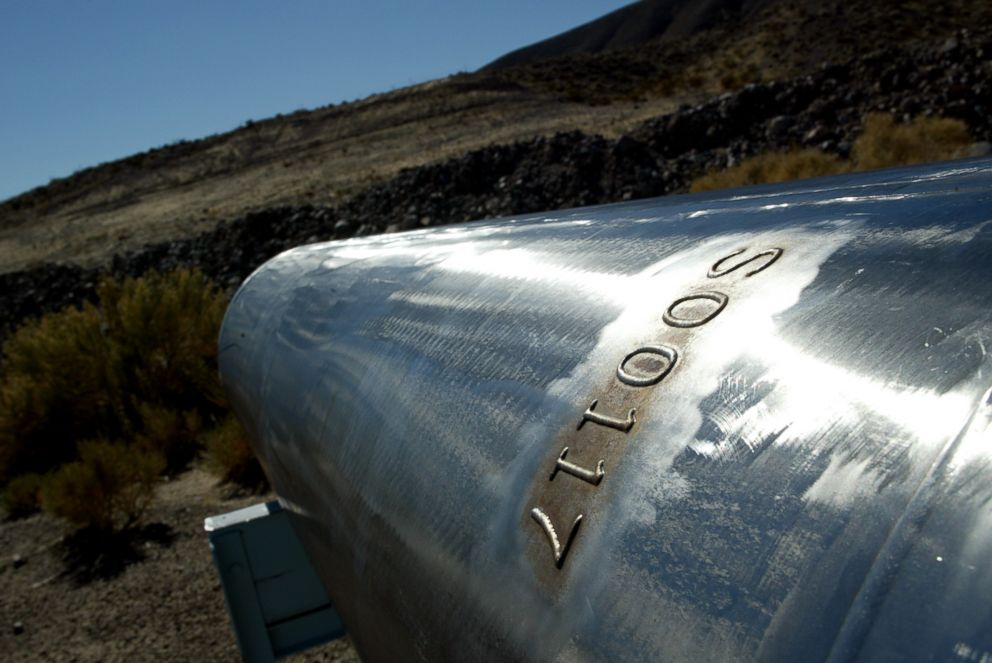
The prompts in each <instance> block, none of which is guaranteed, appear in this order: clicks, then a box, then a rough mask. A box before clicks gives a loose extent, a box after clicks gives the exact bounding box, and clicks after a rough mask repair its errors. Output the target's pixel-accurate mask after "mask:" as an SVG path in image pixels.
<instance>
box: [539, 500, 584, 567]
mask: <svg viewBox="0 0 992 663" xmlns="http://www.w3.org/2000/svg"><path fill="white" fill-rule="evenodd" d="M530 515H531V517H532V518H533V519H534V520H535V521H536V522H537V524H538V525H540V526H541V529H542V530H544V534H545V536H547V537H548V543H549V544H550V545H551V554H552V555H553V556H554V558H555V566H557V567H559V568H561V564H562V562H563V561H565V555H566V554H568V548H569V547H570V546H571V545H572V539H574V538H575V533H576V532H577V531H578V529H579V523H581V522H582V514H581V513H580V514H579V515H577V516H576V517H575V520H574V521H572V527H571V528H570V529H569V530H568V536H567V537H566V538H565V543H564V545H563V544H562V543H561V541H559V540H558V533H557V532H555V526H554V525H553V524H552V523H551V518H548V514H546V513H544V511H542V510H541V508H540V507H534V508H533V509H531V510H530Z"/></svg>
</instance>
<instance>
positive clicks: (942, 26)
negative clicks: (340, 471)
mask: <svg viewBox="0 0 992 663" xmlns="http://www.w3.org/2000/svg"><path fill="white" fill-rule="evenodd" d="M694 6H695V7H697V8H709V9H711V10H713V11H712V12H710V13H709V14H706V17H703V18H700V17H701V16H702V14H699V16H696V18H694V19H692V20H690V17H691V16H693V14H692V13H691V11H690V9H689V8H688V7H689V5H688V4H687V3H676V2H661V3H644V4H643V5H635V6H633V8H626V11H627V12H628V14H629V13H630V12H634V15H639V14H637V12H647V13H648V14H651V15H652V16H654V15H655V14H652V12H655V13H656V14H657V13H664V12H665V11H668V12H674V11H675V10H676V9H678V10H679V12H676V14H672V15H673V16H674V17H675V19H678V20H675V19H673V21H672V22H671V23H670V24H668V28H666V32H664V33H662V34H661V35H660V36H657V37H653V38H651V39H650V40H649V41H646V42H643V43H637V44H634V45H633V46H630V45H627V46H624V45H623V41H624V40H625V39H627V37H624V38H623V39H620V40H619V42H617V44H619V45H618V47H616V48H609V49H607V50H603V51H601V52H597V53H583V54H578V55H563V56H558V57H552V58H550V59H541V60H536V61H533V62H530V63H528V64H522V65H519V66H513V67H506V68H500V69H497V70H495V71H493V70H483V71H480V72H476V73H471V74H459V75H454V76H451V77H448V78H445V79H441V80H437V81H431V82H428V83H424V84H421V85H416V86H412V87H409V88H404V89H400V90H395V91H393V92H388V93H384V94H379V95H374V96H372V97H369V98H367V99H363V100H360V101H357V102H352V103H346V104H339V105H333V106H327V107H323V108H318V109H315V110H312V111H297V112H295V113H292V114H288V115H283V116H277V117H274V118H269V119H265V120H259V121H254V122H246V123H245V124H244V125H243V126H242V127H240V128H238V129H235V130H233V131H230V132H228V133H225V134H220V135H216V136H210V137H207V138H204V139H200V140H194V141H183V142H180V143H177V144H172V145H167V146H164V147H161V148H157V149H153V150H149V151H147V152H144V153H141V154H137V155H134V156H132V157H128V158H126V159H122V160H118V161H114V162H111V163H107V164H102V165H99V166H95V167H93V168H88V169H86V170H83V171H80V172H78V173H76V174H74V175H71V176H69V177H67V178H63V179H60V180H55V181H53V182H51V183H50V184H49V185H47V186H43V187H39V188H36V189H34V190H32V191H29V192H26V193H24V194H22V195H20V196H16V197H14V198H11V199H9V200H7V201H4V202H3V203H0V273H4V272H13V271H17V270H20V269H24V268H27V267H30V266H38V265H41V264H43V263H46V262H52V261H58V262H71V263H77V264H82V265H87V266H95V265H100V264H106V262H107V261H108V260H109V258H110V257H111V256H112V255H114V254H115V253H119V252H121V251H125V250H133V249H137V248H140V247H141V246H143V245H145V244H147V243H152V242H161V241H166V240H173V239H177V238H181V237H189V236H192V235H196V234H199V233H202V232H206V231H208V230H210V229H212V228H214V227H216V226H217V224H218V223H220V222H222V221H226V220H230V219H234V218H237V217H240V216H242V215H244V214H246V213H248V212H251V211H259V210H264V209H268V208H274V207H279V206H287V205H289V206H293V205H315V206H337V205H340V204H342V203H343V202H345V201H347V200H350V199H351V198H353V197H354V196H355V195H357V194H359V193H361V192H362V191H365V190H367V189H368V187H370V186H372V185H374V184H378V183H383V182H386V181H388V180H390V179H391V178H393V177H395V176H397V175H398V174H399V173H400V172H401V171H402V170H403V169H404V168H412V167H419V166H423V165H427V164H432V163H440V162H443V161H445V160H448V159H453V158H458V157H460V156H461V155H463V154H465V153H467V152H470V151H473V150H478V149H482V148H485V147H487V146H490V145H509V144H513V143H515V142H519V141H526V140H531V139H534V138H536V137H541V136H544V137H550V136H553V135H554V134H555V133H558V132H568V131H582V132H583V133H586V134H590V135H600V136H603V137H605V138H607V139H615V138H618V137H619V136H621V135H624V134H627V133H630V132H632V131H634V130H635V129H636V128H637V127H638V126H639V125H641V124H642V123H643V122H645V121H647V120H649V119H652V118H656V117H660V116H663V115H666V114H669V113H671V112H673V111H675V110H676V109H677V108H678V107H679V106H681V105H692V104H697V103H701V102H702V101H704V100H705V99H707V98H709V97H712V96H715V95H719V94H722V93H727V92H735V91H737V90H740V89H742V88H743V87H744V86H745V85H746V84H748V83H752V82H769V81H774V80H781V79H785V78H794V77H797V76H802V75H805V74H808V73H811V72H814V71H817V70H818V69H819V68H820V67H821V65H823V64H824V63H826V62H843V61H846V60H849V59H850V58H853V57H857V56H859V55H863V54H864V53H866V52H869V51H873V50H876V49H880V48H885V47H896V46H898V47H900V48H911V47H912V46H913V44H923V43H939V42H942V41H943V40H946V39H948V38H950V37H952V36H953V35H954V34H955V32H956V31H957V30H959V29H965V28H971V29H975V28H976V27H981V26H982V25H986V26H987V25H989V24H990V23H992V5H990V4H989V3H988V2H986V1H984V0H935V1H933V2H897V1H896V0H881V1H880V2H868V1H866V0H857V1H853V2H851V1H849V2H843V1H841V0H825V1H824V2H817V3H813V2H807V1H805V0H804V1H798V0H796V1H792V0H767V2H763V3H747V2H743V3H730V2H712V3H709V2H708V3H702V4H696V5H694ZM717 10H719V11H717ZM621 11H625V10H621ZM698 11H700V12H702V9H698ZM707 11H709V10H707ZM686 12H689V13H686ZM703 13H704V14H705V13H706V12H703ZM658 15H660V14H658ZM611 16H612V15H611ZM622 16H623V15H622ZM606 18H609V16H608V17H606ZM696 19H698V20H696ZM704 19H705V20H704ZM603 20H605V19H603ZM611 20H612V19H611ZM680 21H681V22H680ZM693 21H695V22H693ZM683 24H684V25H685V26H690V27H687V28H685V30H686V31H688V32H693V31H694V32H693V33H692V35H691V36H689V37H686V38H672V35H674V34H681V33H678V32H677V31H676V32H671V31H672V30H676V28H677V26H678V25H683ZM690 28H691V30H690ZM682 29H683V28H678V30H682ZM630 30H634V28H625V29H624V30H619V28H618V32H617V34H628V32H629V31H630ZM635 32H636V30H635ZM566 34H568V33H566ZM630 34H633V33H630ZM666 34H667V35H668V36H666ZM630 39H634V37H630Z"/></svg>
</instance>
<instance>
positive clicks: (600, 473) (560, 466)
mask: <svg viewBox="0 0 992 663" xmlns="http://www.w3.org/2000/svg"><path fill="white" fill-rule="evenodd" d="M567 454H568V447H565V448H564V449H562V450H561V454H559V455H558V460H557V461H555V469H553V470H551V477H550V478H549V479H548V481H552V480H554V478H555V475H556V474H558V470H561V471H563V472H567V473H568V474H571V475H572V476H573V477H578V478H580V479H582V480H583V481H585V482H587V483H591V484H592V485H594V486H598V485H599V482H600V481H602V480H603V477H604V476H606V470H605V469H603V468H604V467H605V466H606V461H605V460H600V461H599V462H598V463H596V469H595V470H587V469H586V468H584V467H579V466H578V465H576V464H574V463H569V462H568V461H566V460H565V456H566V455H567Z"/></svg>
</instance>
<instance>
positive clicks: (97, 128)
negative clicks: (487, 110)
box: [0, 0, 627, 200]
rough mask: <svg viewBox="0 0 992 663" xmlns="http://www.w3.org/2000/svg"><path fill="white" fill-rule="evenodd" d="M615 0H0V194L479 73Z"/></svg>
mask: <svg viewBox="0 0 992 663" xmlns="http://www.w3.org/2000/svg"><path fill="white" fill-rule="evenodd" d="M625 4H627V2H626V1H624V0H618V1H616V0H615V1H610V0H529V1H524V0H500V1H499V2H491V3H472V2H465V1H462V2H456V1H449V0H435V1H431V0H407V1H405V2H404V1H402V0H395V1H386V0H364V1H363V0H324V1H322V2H318V1H317V0H295V1H293V0H282V1H278V2H277V1H276V0H272V1H270V2H261V1H258V0H238V1H234V0H228V1H226V2H221V1H219V0H199V1H195V2H188V1H186V0H168V1H166V0H162V1H160V2H152V1H151V0H118V1H113V2H112V1H94V2H90V1H87V0H64V1H62V2H53V1H50V0H0V200H3V199H6V198H9V197H10V196H13V195H16V194H18V193H20V192H22V191H26V190H28V189H30V188H32V187H35V186H38V185H40V184H46V183H47V182H48V181H49V180H50V179H52V178H54V177H63V176H66V175H69V174H71V173H72V172H74V171H76V170H79V169H81V168H85V167H87V166H92V165H96V164H98V163H101V162H104V161H109V160H113V159H116V158H120V157H123V156H127V155H129V154H133V153H135V152H140V151H143V150H146V149H148V148H150V147H157V146H159V145H163V144H165V143H169V142H172V141H175V140H179V139H183V138H185V139H192V138H200V137H202V136H206V135H209V134H212V133H217V132H221V131H226V130H229V129H233V128H235V127H237V126H238V125H240V124H242V123H243V122H244V121H245V120H248V119H261V118H265V117H269V116H272V115H275V114H276V113H286V112H292V111H294V110H297V109H300V108H316V107H318V106H323V105H325V104H329V103H336V102H339V101H347V100H353V99H359V98H361V97H365V96H367V95H369V94H373V93H375V92H383V91H386V90H390V89H393V88H397V87H402V86H405V85H411V84H413V83H419V82H422V81H425V80H430V79H432V78H438V77H440V76H445V75H447V74H450V73H454V72H457V71H470V70H473V69H477V68H478V67H480V66H482V65H484V64H485V63H487V62H489V61H491V60H493V59H495V58H496V57H498V56H500V55H502V54H503V53H506V52H508V51H511V50H513V49H515V48H518V47H520V46H525V45H527V44H530V43H533V42H535V41H538V40H540V39H543V38H545V37H550V36H552V35H554V34H557V33H559V32H562V31H564V30H567V29H569V28H572V27H575V26H577V25H580V24H582V23H584V22H586V21H588V20H591V19H593V18H596V17H598V16H601V15H602V14H605V13H607V12H609V11H612V10H613V9H616V8H618V7H622V6H623V5H625Z"/></svg>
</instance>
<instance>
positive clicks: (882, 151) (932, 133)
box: [853, 113, 972, 170]
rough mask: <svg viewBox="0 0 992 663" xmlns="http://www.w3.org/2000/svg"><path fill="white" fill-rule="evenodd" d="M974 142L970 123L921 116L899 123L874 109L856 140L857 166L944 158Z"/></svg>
mask: <svg viewBox="0 0 992 663" xmlns="http://www.w3.org/2000/svg"><path fill="white" fill-rule="evenodd" d="M971 142H972V139H971V135H970V134H969V133H968V126H967V125H966V124H965V123H964V122H962V121H961V120H953V119H949V118H945V117H940V118H936V117H918V118H916V119H914V120H913V121H911V122H907V123H905V124H897V123H896V121H895V119H894V118H893V117H892V116H891V115H886V114H884V113H871V114H869V115H868V116H867V117H866V118H865V124H864V129H863V131H862V133H861V136H860V137H859V138H858V140H857V142H855V144H854V152H853V156H854V163H855V165H856V169H857V170H872V169H875V168H887V167H889V166H908V165H911V164H915V163H928V162H931V161H942V160H944V159H951V158H954V157H955V156H957V155H958V154H959V153H960V152H961V151H962V149H964V148H965V147H967V146H968V145H970V144H971Z"/></svg>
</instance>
